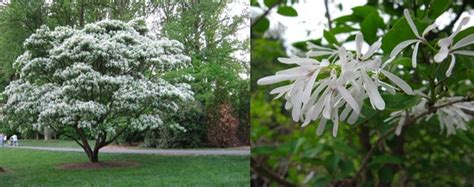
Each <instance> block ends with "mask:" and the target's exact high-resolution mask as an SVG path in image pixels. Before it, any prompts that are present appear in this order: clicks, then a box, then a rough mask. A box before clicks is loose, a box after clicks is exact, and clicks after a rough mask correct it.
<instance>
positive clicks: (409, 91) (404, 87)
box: [380, 70, 415, 95]
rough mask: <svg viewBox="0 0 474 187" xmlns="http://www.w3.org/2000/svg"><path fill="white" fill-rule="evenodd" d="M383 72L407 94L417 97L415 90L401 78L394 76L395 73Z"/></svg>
mask: <svg viewBox="0 0 474 187" xmlns="http://www.w3.org/2000/svg"><path fill="white" fill-rule="evenodd" d="M380 72H382V73H383V74H384V75H385V76H386V77H387V78H388V79H390V81H392V82H393V83H395V84H396V85H397V86H398V87H400V88H401V89H402V90H403V91H404V92H405V93H406V94H408V95H415V92H413V89H411V87H410V85H408V84H407V83H406V82H405V81H404V80H402V79H401V78H400V77H398V76H396V75H394V74H393V73H390V72H388V71H385V70H381V71H380Z"/></svg>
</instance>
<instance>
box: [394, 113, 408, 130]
mask: <svg viewBox="0 0 474 187" xmlns="http://www.w3.org/2000/svg"><path fill="white" fill-rule="evenodd" d="M403 114H406V113H403ZM405 118H406V117H405V115H402V116H400V120H399V121H398V125H397V128H396V129H395V134H396V135H400V134H401V132H402V127H403V125H404V124H405V120H406V119H405Z"/></svg>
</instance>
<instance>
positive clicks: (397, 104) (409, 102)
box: [383, 92, 421, 111]
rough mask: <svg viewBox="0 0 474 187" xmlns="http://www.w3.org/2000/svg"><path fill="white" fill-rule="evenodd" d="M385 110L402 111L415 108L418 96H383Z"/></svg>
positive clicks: (401, 94) (403, 94)
mask: <svg viewBox="0 0 474 187" xmlns="http://www.w3.org/2000/svg"><path fill="white" fill-rule="evenodd" d="M383 99H384V101H385V110H394V111H395V110H402V109H407V108H411V107H413V106H415V105H416V104H417V103H418V102H419V101H420V99H421V98H420V97H419V96H414V95H407V94H405V93H400V92H397V93H395V94H393V95H391V94H388V93H387V94H384V95H383Z"/></svg>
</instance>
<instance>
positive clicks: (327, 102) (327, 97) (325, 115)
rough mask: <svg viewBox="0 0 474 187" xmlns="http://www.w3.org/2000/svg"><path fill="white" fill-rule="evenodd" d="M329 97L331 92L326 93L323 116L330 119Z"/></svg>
mask: <svg viewBox="0 0 474 187" xmlns="http://www.w3.org/2000/svg"><path fill="white" fill-rule="evenodd" d="M331 97H332V93H329V94H327V95H326V99H325V101H324V109H323V116H324V117H325V118H326V119H331V110H332V106H331Z"/></svg>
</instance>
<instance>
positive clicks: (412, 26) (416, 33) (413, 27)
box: [403, 9, 421, 38]
mask: <svg viewBox="0 0 474 187" xmlns="http://www.w3.org/2000/svg"><path fill="white" fill-rule="evenodd" d="M403 15H405V18H406V19H407V22H408V25H410V28H411V30H412V31H413V34H415V36H416V37H417V38H421V37H420V34H419V33H418V29H417V28H416V25H415V23H414V22H413V20H412V19H411V16H410V12H409V11H408V9H405V10H403Z"/></svg>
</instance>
